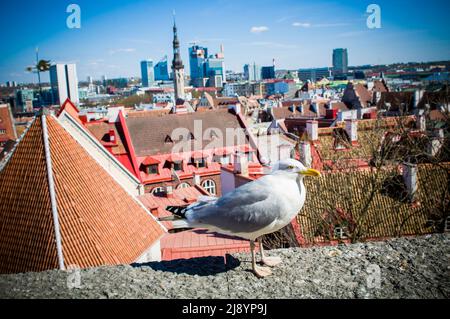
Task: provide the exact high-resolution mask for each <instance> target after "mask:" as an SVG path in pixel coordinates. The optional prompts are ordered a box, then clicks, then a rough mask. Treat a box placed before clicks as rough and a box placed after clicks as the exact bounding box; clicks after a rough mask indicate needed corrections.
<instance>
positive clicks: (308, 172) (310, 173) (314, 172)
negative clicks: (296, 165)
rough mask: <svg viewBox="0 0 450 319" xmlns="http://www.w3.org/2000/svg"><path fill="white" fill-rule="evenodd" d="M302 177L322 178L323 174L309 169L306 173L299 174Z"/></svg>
mask: <svg viewBox="0 0 450 319" xmlns="http://www.w3.org/2000/svg"><path fill="white" fill-rule="evenodd" d="M298 173H299V174H300V175H304V176H313V177H320V176H322V174H320V172H319V171H316V170H315V169H312V168H308V169H307V170H305V171H300V172H298Z"/></svg>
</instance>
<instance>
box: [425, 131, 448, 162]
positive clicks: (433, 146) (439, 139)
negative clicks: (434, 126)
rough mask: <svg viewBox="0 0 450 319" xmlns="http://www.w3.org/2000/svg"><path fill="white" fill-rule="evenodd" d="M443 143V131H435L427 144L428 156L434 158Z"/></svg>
mask: <svg viewBox="0 0 450 319" xmlns="http://www.w3.org/2000/svg"><path fill="white" fill-rule="evenodd" d="M443 141H444V130H443V129H438V130H435V131H434V133H433V136H432V137H431V138H430V143H429V144H428V154H429V155H430V156H436V155H437V154H438V153H439V151H440V150H441V148H442V145H443Z"/></svg>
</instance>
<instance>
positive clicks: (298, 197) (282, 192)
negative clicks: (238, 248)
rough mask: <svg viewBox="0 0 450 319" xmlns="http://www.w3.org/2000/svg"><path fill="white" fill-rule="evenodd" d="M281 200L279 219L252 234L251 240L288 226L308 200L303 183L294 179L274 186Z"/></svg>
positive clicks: (281, 181) (279, 182)
mask: <svg viewBox="0 0 450 319" xmlns="http://www.w3.org/2000/svg"><path fill="white" fill-rule="evenodd" d="M273 186H275V187H274V191H275V192H277V193H278V194H277V195H278V197H279V198H280V199H282V200H280V206H279V207H280V210H279V212H278V213H279V215H278V218H276V219H275V220H274V221H273V223H271V224H270V225H268V226H267V227H264V228H263V229H260V230H259V231H257V232H255V233H253V234H251V235H252V236H251V238H250V239H256V238H258V237H260V236H262V235H266V234H270V233H274V232H276V231H278V230H280V229H282V228H283V227H285V226H287V225H288V224H289V223H290V222H291V221H292V220H293V219H294V218H295V217H296V216H297V214H298V213H299V211H300V210H301V209H302V207H303V205H304V203H305V200H306V189H305V186H304V185H303V182H302V181H300V182H299V183H298V182H297V180H294V179H288V178H286V179H282V180H279V181H278V183H277V185H273Z"/></svg>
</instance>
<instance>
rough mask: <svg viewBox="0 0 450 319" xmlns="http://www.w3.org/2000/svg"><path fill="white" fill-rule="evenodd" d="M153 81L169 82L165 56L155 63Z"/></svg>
mask: <svg viewBox="0 0 450 319" xmlns="http://www.w3.org/2000/svg"><path fill="white" fill-rule="evenodd" d="M154 71H155V81H169V79H170V78H169V68H168V65H167V56H165V57H164V58H163V59H162V60H161V61H159V62H158V63H156V65H155V68H154Z"/></svg>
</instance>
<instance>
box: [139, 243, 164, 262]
mask: <svg viewBox="0 0 450 319" xmlns="http://www.w3.org/2000/svg"><path fill="white" fill-rule="evenodd" d="M150 261H161V241H160V240H159V239H158V240H157V241H156V242H155V243H154V244H153V245H152V246H150V248H148V250H146V251H145V252H144V253H143V254H142V255H141V256H139V258H138V259H136V261H135V262H136V263H138V264H142V263H147V262H150Z"/></svg>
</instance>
